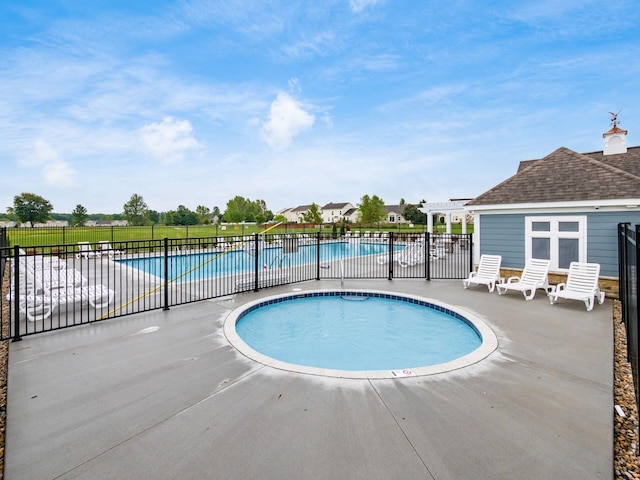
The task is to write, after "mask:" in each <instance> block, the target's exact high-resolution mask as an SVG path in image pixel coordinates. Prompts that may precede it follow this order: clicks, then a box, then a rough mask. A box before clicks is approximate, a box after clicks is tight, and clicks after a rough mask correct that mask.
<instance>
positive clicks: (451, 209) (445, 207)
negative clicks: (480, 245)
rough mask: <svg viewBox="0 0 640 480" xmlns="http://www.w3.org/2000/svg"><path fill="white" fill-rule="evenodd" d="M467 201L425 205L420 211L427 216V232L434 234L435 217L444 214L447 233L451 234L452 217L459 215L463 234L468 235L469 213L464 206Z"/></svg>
mask: <svg viewBox="0 0 640 480" xmlns="http://www.w3.org/2000/svg"><path fill="white" fill-rule="evenodd" d="M465 203H467V200H451V201H449V202H439V203H425V204H423V205H422V206H421V207H420V208H418V210H420V211H421V212H422V213H424V214H426V215H427V231H428V232H429V233H433V215H432V214H434V213H442V214H443V215H444V216H445V221H446V225H447V233H451V215H452V214H453V213H458V214H460V215H461V217H462V233H467V212H466V211H465V209H464V204H465Z"/></svg>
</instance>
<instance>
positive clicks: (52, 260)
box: [19, 248, 67, 270]
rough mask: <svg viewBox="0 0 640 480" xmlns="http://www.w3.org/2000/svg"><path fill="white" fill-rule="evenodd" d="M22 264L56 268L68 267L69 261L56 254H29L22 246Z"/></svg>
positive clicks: (20, 251)
mask: <svg viewBox="0 0 640 480" xmlns="http://www.w3.org/2000/svg"><path fill="white" fill-rule="evenodd" d="M19 253H20V255H19V257H20V266H21V267H22V266H27V267H46V268H51V269H54V270H61V269H63V268H67V262H65V261H64V260H62V259H60V258H59V257H55V256H45V255H27V252H25V251H24V250H23V249H22V248H21V249H20V250H19Z"/></svg>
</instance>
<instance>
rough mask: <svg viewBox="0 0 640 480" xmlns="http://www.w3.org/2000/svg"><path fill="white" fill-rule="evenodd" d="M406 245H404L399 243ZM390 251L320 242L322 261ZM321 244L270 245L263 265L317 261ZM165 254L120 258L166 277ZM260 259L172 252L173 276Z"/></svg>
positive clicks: (242, 267)
mask: <svg viewBox="0 0 640 480" xmlns="http://www.w3.org/2000/svg"><path fill="white" fill-rule="evenodd" d="M395 248H396V249H403V248H404V245H395ZM388 251H389V245H388V244H386V243H364V242H332V243H321V244H320V263H321V264H322V263H330V262H333V261H337V260H341V259H347V258H354V257H361V256H369V255H380V254H383V253H387V252H388ZM317 259H318V245H317V244H313V245H300V246H299V247H298V248H297V251H295V252H291V253H284V251H283V248H282V247H267V248H265V249H264V250H262V251H261V252H260V254H259V255H258V265H259V267H260V268H262V267H263V266H264V265H266V266H267V268H280V267H283V268H287V267H295V266H299V265H308V264H313V263H316V261H317ZM164 260H165V259H164V257H162V256H160V257H141V258H133V259H122V260H117V262H118V263H120V264H122V265H126V266H128V267H132V268H136V269H138V270H141V271H143V272H146V273H148V274H150V275H155V276H157V277H160V278H164V263H165V261H164ZM255 265H256V259H255V257H254V256H253V255H250V254H248V253H247V252H246V251H245V250H243V249H238V250H231V251H228V252H205V253H187V254H176V255H171V256H169V258H168V266H169V279H170V280H172V281H177V282H186V281H192V280H200V279H204V278H212V277H219V276H224V275H232V274H238V273H241V272H249V271H252V270H254V269H255Z"/></svg>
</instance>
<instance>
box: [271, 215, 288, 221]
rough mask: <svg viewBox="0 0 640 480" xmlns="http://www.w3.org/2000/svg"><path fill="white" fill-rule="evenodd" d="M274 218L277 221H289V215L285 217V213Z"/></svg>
mask: <svg viewBox="0 0 640 480" xmlns="http://www.w3.org/2000/svg"><path fill="white" fill-rule="evenodd" d="M273 220H274V221H275V222H276V223H287V222H288V220H287V217H285V216H284V215H280V214H278V215H276V216H275V217H274V218H273Z"/></svg>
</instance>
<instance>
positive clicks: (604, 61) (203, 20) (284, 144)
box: [0, 0, 640, 215]
mask: <svg viewBox="0 0 640 480" xmlns="http://www.w3.org/2000/svg"><path fill="white" fill-rule="evenodd" d="M639 24H640V9H638V8H637V2H636V0H617V1H614V2H602V1H590V0H583V1H571V0H538V1H535V2H531V1H530V0H509V1H500V0H498V1H495V0H451V1H448V2H444V1H435V0H314V1H307V0H299V1H295V0H288V1H287V0H260V1H255V0H235V1H218V0H180V1H177V0H173V1H166V0H154V1H153V2H145V1H133V2H132V1H130V0H126V1H124V0H86V1H82V2H78V1H76V0H41V1H38V0H21V1H20V2H11V1H9V0H0V215H1V214H2V213H3V212H4V209H6V207H9V206H11V205H12V204H13V198H14V197H15V196H16V195H19V194H21V193H25V192H28V193H35V194H37V195H40V196H42V197H44V198H45V199H47V200H48V201H49V202H51V204H52V205H53V211H54V212H56V213H70V212H71V211H72V210H73V209H74V208H75V207H76V206H77V205H82V206H84V207H85V208H86V209H87V211H88V213H90V214H93V213H105V214H113V213H122V211H123V205H124V204H125V203H126V202H127V201H129V199H130V198H131V196H132V195H133V194H137V195H140V196H142V197H143V199H144V201H145V203H146V204H147V206H148V207H149V208H150V209H152V210H156V211H159V212H163V211H167V210H175V209H176V208H177V207H178V206H179V205H184V206H186V207H187V208H189V209H191V210H195V209H196V207H197V206H199V205H203V206H206V207H208V208H211V209H213V208H214V207H218V208H220V210H221V211H223V212H224V210H225V208H226V204H227V202H228V201H229V200H230V199H232V198H234V197H235V196H241V197H244V198H248V199H249V200H264V201H265V202H266V204H267V207H268V208H269V209H270V210H272V211H273V212H274V213H277V212H278V211H280V210H282V209H284V208H288V207H296V206H299V205H309V204H311V203H316V204H318V205H319V206H323V205H325V204H327V203H330V202H350V203H352V204H354V205H357V204H358V203H360V200H361V198H362V197H363V196H364V195H369V196H373V195H377V196H378V197H380V198H381V199H382V200H383V201H384V202H385V203H386V204H387V205H394V204H398V203H400V201H401V200H404V201H405V202H407V203H419V202H421V201H423V200H426V201H428V202H442V201H446V200H449V199H452V198H457V199H459V198H473V197H475V196H478V195H480V194H481V193H483V192H485V191H486V190H488V189H490V188H492V187H493V186H495V185H496V184H498V183H500V182H502V181H503V180H505V179H507V178H508V177H510V176H511V175H513V174H515V172H516V170H517V167H518V162H519V161H521V160H529V159H535V158H541V157H544V156H545V155H547V154H549V153H551V152H553V151H554V150H555V149H557V148H559V147H561V146H564V147H567V148H570V149H572V150H575V151H577V152H581V153H586V152H592V151H597V150H602V148H603V146H604V142H603V138H602V133H604V132H605V131H607V130H608V129H609V128H610V127H611V124H610V120H611V116H610V114H609V112H614V113H618V112H620V113H619V115H618V120H619V121H620V128H624V129H626V130H628V131H629V134H628V136H627V143H628V145H629V146H636V145H640V88H639V83H640V61H639V60H638V59H639V58H640V29H639V28H638V25H639Z"/></svg>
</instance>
